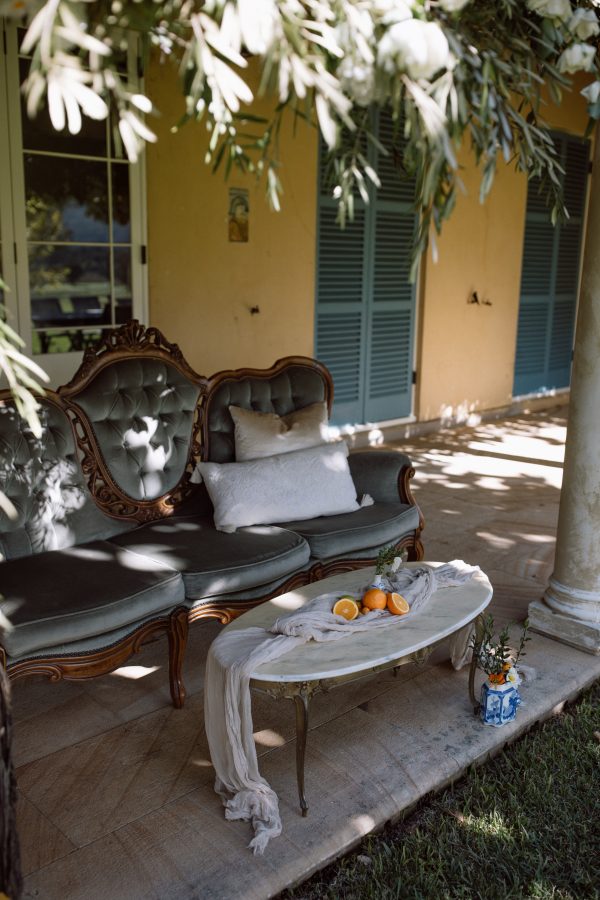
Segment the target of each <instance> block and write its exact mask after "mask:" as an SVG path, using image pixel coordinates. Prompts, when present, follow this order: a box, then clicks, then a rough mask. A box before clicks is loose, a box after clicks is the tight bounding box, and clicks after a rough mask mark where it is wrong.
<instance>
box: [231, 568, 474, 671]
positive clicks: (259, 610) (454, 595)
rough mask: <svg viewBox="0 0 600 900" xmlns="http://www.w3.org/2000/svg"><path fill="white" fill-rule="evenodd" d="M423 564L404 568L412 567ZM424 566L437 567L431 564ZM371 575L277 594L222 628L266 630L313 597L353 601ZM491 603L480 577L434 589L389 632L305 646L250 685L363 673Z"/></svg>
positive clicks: (430, 639)
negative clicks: (345, 596) (344, 596)
mask: <svg viewBox="0 0 600 900" xmlns="http://www.w3.org/2000/svg"><path fill="white" fill-rule="evenodd" d="M423 564H424V563H408V565H409V566H413V567H414V566H419V565H423ZM425 564H426V565H429V566H437V565H440V563H432V562H428V563H425ZM374 573H375V569H374V568H368V569H359V570H357V571H354V572H345V573H343V574H341V575H332V576H331V577H330V578H324V579H322V580H321V581H317V582H315V583H314V584H309V585H306V586H305V587H302V588H297V589H296V590H293V591H289V593H287V594H281V596H279V597H274V598H273V599H272V600H269V601H267V602H266V603H262V604H261V605H260V606H257V607H255V608H254V609H252V610H249V611H248V612H247V613H244V614H243V615H242V616H240V617H239V618H238V619H234V621H233V622H231V624H229V625H227V630H230V631H231V630H233V629H236V630H237V629H241V628H249V627H251V626H260V627H263V628H268V627H269V625H270V624H271V623H272V622H274V621H275V619H276V618H277V617H278V616H280V615H281V614H282V613H284V612H287V611H291V610H293V609H298V608H299V607H301V606H303V605H304V604H305V603H307V602H308V601H309V600H312V599H313V598H314V597H318V596H319V595H320V594H325V593H329V592H331V591H344V592H348V593H350V594H355V595H356V596H359V595H360V591H361V590H362V589H363V588H364V587H365V586H366V585H368V584H369V583H370V582H371V581H372V579H373V575H374ZM491 598H492V586H491V584H490V582H489V580H488V578H487V576H486V575H484V574H483V572H481V573H477V574H476V575H475V576H474V577H473V578H472V579H471V580H470V581H468V582H466V583H465V584H461V585H459V586H456V587H446V588H440V589H439V590H438V591H436V592H435V593H434V594H433V595H432V597H431V598H430V600H429V601H428V602H427V603H426V604H425V606H424V607H423V608H422V609H420V610H419V611H417V612H415V613H408V614H407V615H406V617H405V616H397V617H395V620H394V621H393V622H391V623H390V626H389V628H377V629H374V630H373V631H366V632H364V631H363V632H358V633H356V634H352V635H349V636H348V637H344V638H341V639H340V640H337V641H328V642H325V643H319V642H317V641H310V642H309V643H307V644H303V645H301V646H299V647H295V648H294V649H292V650H290V651H289V652H288V653H286V654H285V656H281V657H279V659H275V660H273V661H272V662H269V663H265V664H264V665H262V666H260V667H258V668H257V669H256V671H255V672H253V673H252V676H251V677H252V680H253V681H255V682H258V681H268V682H295V681H316V680H319V679H330V678H339V677H341V676H344V675H350V674H353V673H358V672H362V671H368V670H369V669H371V668H373V667H375V666H380V665H384V664H385V663H386V662H392V661H395V660H400V659H401V658H402V657H404V656H408V655H410V654H412V653H415V652H416V651H417V650H420V649H422V648H424V647H428V646H430V645H431V644H433V643H435V642H437V641H439V640H443V638H445V637H448V636H449V635H451V634H453V633H454V632H456V631H458V630H459V629H460V628H462V627H464V626H465V625H468V624H469V622H472V621H473V620H474V619H475V618H476V616H477V615H479V613H481V612H482V611H483V610H484V609H485V608H486V606H487V605H488V603H489V602H490V600H491Z"/></svg>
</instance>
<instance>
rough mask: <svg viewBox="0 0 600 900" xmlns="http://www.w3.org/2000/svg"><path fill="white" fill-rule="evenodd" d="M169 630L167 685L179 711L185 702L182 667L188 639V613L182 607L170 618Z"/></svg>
mask: <svg viewBox="0 0 600 900" xmlns="http://www.w3.org/2000/svg"><path fill="white" fill-rule="evenodd" d="M170 620H171V627H170V629H169V685H170V688H171V699H172V700H173V706H174V707H175V709H181V708H182V706H183V701H184V700H185V693H186V691H185V685H184V683H183V675H182V667H183V659H184V656H185V648H186V644H187V638H188V629H189V625H188V611H187V609H185V608H184V607H181V608H179V609H176V610H175V611H174V612H172V613H171V616H170Z"/></svg>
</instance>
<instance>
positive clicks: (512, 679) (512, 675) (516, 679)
mask: <svg viewBox="0 0 600 900" xmlns="http://www.w3.org/2000/svg"><path fill="white" fill-rule="evenodd" d="M506 681H507V682H508V684H512V685H513V686H514V687H518V685H520V684H521V676H520V675H519V673H518V672H517V670H516V669H515V667H514V666H511V667H510V669H509V670H508V672H507V673H506Z"/></svg>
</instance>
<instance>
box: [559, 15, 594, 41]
mask: <svg viewBox="0 0 600 900" xmlns="http://www.w3.org/2000/svg"><path fill="white" fill-rule="evenodd" d="M567 27H568V29H569V31H570V32H571V33H572V34H574V35H575V37H576V38H579V40H580V41H587V39H588V38H591V37H594V35H596V34H598V32H599V31H600V26H599V25H598V17H597V15H596V13H595V12H594V10H593V9H576V10H575V12H574V13H573V15H572V16H571V18H570V19H569V21H568V22H567Z"/></svg>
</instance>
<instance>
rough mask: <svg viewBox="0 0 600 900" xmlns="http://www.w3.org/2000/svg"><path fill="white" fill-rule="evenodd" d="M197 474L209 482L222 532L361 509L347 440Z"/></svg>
mask: <svg viewBox="0 0 600 900" xmlns="http://www.w3.org/2000/svg"><path fill="white" fill-rule="evenodd" d="M194 476H195V477H200V478H202V479H203V480H204V483H205V484H206V489H207V490H208V493H209V496H210V499H211V500H212V502H213V506H214V519H215V527H216V528H218V529H219V531H229V532H231V531H235V530H236V529H237V528H241V527H243V526H245V525H271V524H273V523H274V522H277V521H279V520H280V519H289V520H290V521H291V520H292V519H305V518H307V517H309V516H310V517H313V516H334V515H336V514H338V513H349V512H353V511H354V510H357V509H358V508H359V504H358V502H357V500H356V489H355V487H354V482H353V481H352V476H351V475H350V469H349V468H348V447H347V445H346V444H345V443H344V441H337V442H336V443H335V444H321V445H320V446H319V447H308V448H307V449H306V450H294V451H292V452H291V453H279V454H278V455H277V456H269V457H268V458H266V459H250V460H247V462H240V463H211V462H200V463H198V465H197V466H196V469H195V472H194Z"/></svg>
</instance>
